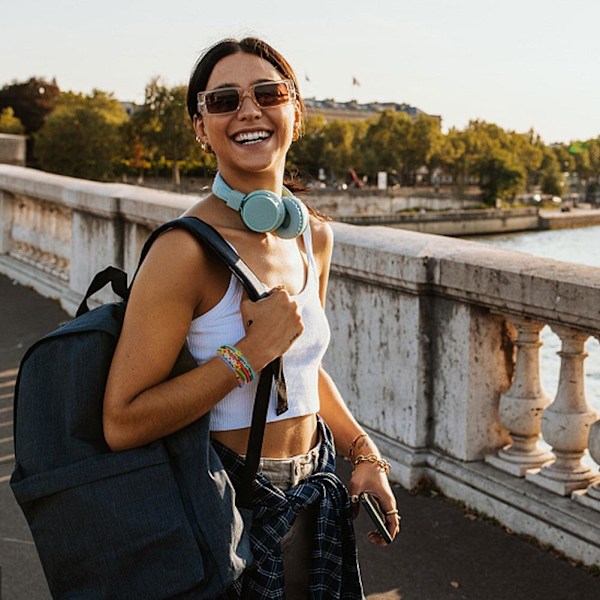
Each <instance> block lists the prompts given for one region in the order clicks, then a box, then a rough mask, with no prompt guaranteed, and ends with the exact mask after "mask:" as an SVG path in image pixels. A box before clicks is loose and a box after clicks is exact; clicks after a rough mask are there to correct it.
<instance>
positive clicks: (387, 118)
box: [361, 110, 413, 178]
mask: <svg viewBox="0 0 600 600" xmlns="http://www.w3.org/2000/svg"><path fill="white" fill-rule="evenodd" d="M412 127H413V123H412V120H411V118H410V117H409V116H408V115H407V114H406V113H403V112H396V111H391V110H385V111H383V112H382V113H381V114H380V115H379V117H376V118H374V119H373V120H372V121H370V123H369V126H368V128H367V131H366V133H365V136H364V138H363V143H362V148H361V151H362V155H363V168H364V170H365V172H366V173H367V175H368V176H369V177H373V178H374V177H375V176H376V174H377V172H378V171H388V172H398V173H401V172H405V167H408V165H407V162H406V150H407V147H408V145H409V144H410V139H411V131H412ZM405 174H406V173H405Z"/></svg>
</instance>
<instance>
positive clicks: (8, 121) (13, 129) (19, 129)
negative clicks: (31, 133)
mask: <svg viewBox="0 0 600 600" xmlns="http://www.w3.org/2000/svg"><path fill="white" fill-rule="evenodd" d="M24 132H25V127H23V123H21V121H20V119H18V118H17V117H15V111H14V110H13V109H12V107H11V106H8V107H7V108H5V109H4V110H3V111H1V112H0V133H12V134H17V135H18V134H22V133H24Z"/></svg>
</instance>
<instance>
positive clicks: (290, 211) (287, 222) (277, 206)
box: [212, 173, 309, 239]
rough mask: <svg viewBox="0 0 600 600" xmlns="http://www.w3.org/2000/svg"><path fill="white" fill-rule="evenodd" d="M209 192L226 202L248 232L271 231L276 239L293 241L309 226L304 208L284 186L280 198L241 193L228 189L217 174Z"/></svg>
mask: <svg viewBox="0 0 600 600" xmlns="http://www.w3.org/2000/svg"><path fill="white" fill-rule="evenodd" d="M212 192H213V194H214V195H215V196H217V198H220V199H221V200H223V201H225V203H226V204H227V206H229V208H232V209H233V210H237V211H238V212H239V213H240V216H241V217H242V222H243V223H244V225H245V226H246V227H247V228H248V229H250V230H251V231H256V232H259V233H265V232H267V231H270V232H273V233H275V235H278V236H279V237H282V238H285V239H292V238H295V237H298V236H299V235H301V234H302V233H304V230H305V229H306V226H307V225H308V219H309V217H308V210H307V209H306V206H304V204H303V203H302V201H301V200H299V199H298V198H296V196H294V195H293V194H292V192H290V191H289V190H288V189H287V188H286V187H284V188H283V194H282V196H281V197H280V196H278V195H277V194H275V193H274V192H271V191H270V190H255V191H253V192H250V193H249V194H242V192H238V191H237V190H234V189H232V188H230V187H229V186H228V185H227V183H226V182H225V180H224V179H223V177H221V173H217V176H216V177H215V180H214V182H213V186H212Z"/></svg>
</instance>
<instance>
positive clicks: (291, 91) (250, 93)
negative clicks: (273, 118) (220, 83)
mask: <svg viewBox="0 0 600 600" xmlns="http://www.w3.org/2000/svg"><path fill="white" fill-rule="evenodd" d="M277 83H285V85H286V87H287V90H288V99H287V100H286V101H285V102H282V103H281V104H274V105H273V106H261V105H260V104H259V103H258V101H257V99H256V94H255V91H254V90H255V89H256V88H257V87H260V86H262V85H273V84H277ZM230 90H235V91H236V92H237V94H238V103H237V107H236V108H235V109H234V110H228V111H226V112H210V111H209V110H208V108H207V104H206V96H207V95H208V94H214V93H215V92H223V91H230ZM246 97H249V98H251V99H252V102H254V104H255V105H256V106H257V107H258V108H260V109H261V110H266V109H269V108H278V107H279V106H285V105H286V104H292V103H293V102H295V101H296V98H297V94H296V86H295V85H294V82H293V81H292V80H291V79H278V80H277V81H259V82H258V83H253V84H252V85H251V86H250V87H249V88H248V89H244V88H241V87H237V86H231V87H224V88H216V89H214V90H205V91H202V92H198V94H197V95H196V98H197V101H198V113H199V114H202V109H205V113H206V114H209V115H230V114H232V113H235V112H237V111H238V110H240V108H241V106H242V102H243V101H244V99H245V98H246Z"/></svg>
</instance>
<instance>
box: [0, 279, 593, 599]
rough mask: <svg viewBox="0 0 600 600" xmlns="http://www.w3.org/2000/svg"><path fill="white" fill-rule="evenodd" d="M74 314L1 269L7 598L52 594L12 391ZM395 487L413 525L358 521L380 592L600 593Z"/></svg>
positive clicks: (0, 445)
mask: <svg viewBox="0 0 600 600" xmlns="http://www.w3.org/2000/svg"><path fill="white" fill-rule="evenodd" d="M66 318H67V316H66V315H65V314H64V313H63V312H62V311H61V310H60V308H59V307H58V305H57V304H56V303H54V302H51V301H49V300H46V299H44V298H41V297H40V296H38V295H37V294H35V293H34V292H32V291H30V290H28V289H26V288H23V287H20V286H17V285H13V283H12V282H11V281H10V280H8V279H6V278H5V277H2V276H0V567H1V573H0V575H1V577H0V586H1V588H0V600H46V599H48V598H50V595H49V593H48V588H47V586H46V583H45V581H44V577H43V574H42V571H41V567H40V565H39V561H38V559H37V555H36V551H35V547H34V545H33V543H32V541H31V536H30V534H29V530H28V528H27V524H26V522H25V520H24V518H23V516H22V514H21V512H20V509H19V507H18V506H17V505H16V503H15V501H14V498H13V496H12V493H11V491H10V488H9V485H8V478H9V476H10V472H11V470H12V463H13V455H12V453H13V449H12V425H11V423H12V392H13V386H14V381H15V378H16V373H17V367H18V363H19V360H20V357H21V356H22V354H23V352H24V351H25V349H26V348H27V347H28V346H29V345H30V344H31V343H33V342H34V341H35V340H36V339H37V338H39V337H41V336H42V335H43V334H44V333H47V332H48V331H51V330H52V329H54V328H55V327H56V325H57V324H58V323H60V322H61V321H63V320H65V319H66ZM339 472H340V475H341V476H342V477H343V478H347V477H348V473H349V469H348V466H347V464H346V463H343V462H342V463H341V464H340V466H339ZM395 491H396V494H397V498H398V505H399V507H400V511H401V514H402V516H403V532H402V534H401V535H400V538H399V539H398V540H397V541H396V542H395V543H394V544H393V545H392V546H390V547H388V548H385V549H380V548H376V547H374V546H372V545H371V544H369V543H368V542H367V541H366V539H365V536H366V532H367V531H368V528H369V526H368V521H366V517H364V516H363V515H361V516H360V517H359V518H358V520H357V521H356V529H357V537H358V544H359V553H360V562H361V569H362V574H363V581H364V585H365V592H366V594H367V596H368V598H369V599H370V600H446V599H448V600H459V599H460V600H462V599H466V600H599V599H600V577H594V576H592V575H590V574H589V573H588V572H587V571H586V570H584V569H581V568H577V567H574V566H572V565H571V564H570V563H569V562H568V561H566V560H563V559H560V558H556V557H555V556H553V555H552V554H550V553H548V552H546V551H544V550H542V549H540V548H538V547H537V546H535V545H533V544H531V543H529V542H527V541H524V540H522V539H521V538H519V537H518V536H515V535H510V534H509V533H507V532H506V531H505V530H504V529H502V528H500V527H498V526H496V525H493V524H491V523H489V522H487V521H482V520H479V519H478V518H476V517H475V516H474V515H469V514H466V513H465V512H464V511H463V510H462V509H461V508H460V507H458V506H456V505H455V504H452V503H450V502H447V501H444V500H443V499H442V498H441V497H439V496H435V495H410V494H408V493H406V492H405V491H404V490H403V489H401V488H396V489H395ZM66 568H68V566H67V567H66ZM332 600H333V599H332Z"/></svg>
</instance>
